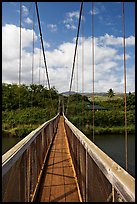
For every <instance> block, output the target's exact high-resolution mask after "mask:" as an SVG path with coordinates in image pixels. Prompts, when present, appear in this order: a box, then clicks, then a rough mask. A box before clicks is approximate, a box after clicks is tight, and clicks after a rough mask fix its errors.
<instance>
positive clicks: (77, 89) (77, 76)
mask: <svg viewBox="0 0 137 204" xmlns="http://www.w3.org/2000/svg"><path fill="white" fill-rule="evenodd" d="M77 93H78V49H77Z"/></svg>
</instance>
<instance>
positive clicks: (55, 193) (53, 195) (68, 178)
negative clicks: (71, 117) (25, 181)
mask: <svg viewBox="0 0 137 204" xmlns="http://www.w3.org/2000/svg"><path fill="white" fill-rule="evenodd" d="M65 134H66V133H65V130H64V120H63V117H61V118H60V122H59V125H58V130H57V134H56V136H55V139H54V142H53V146H52V148H51V153H50V156H49V161H48V163H47V165H46V169H45V171H44V174H43V179H42V180H43V182H42V183H41V185H40V188H39V193H38V196H37V199H36V201H39V202H76V201H80V199H79V194H78V189H77V185H76V179H75V176H74V171H73V168H72V163H71V157H70V153H69V149H68V145H67V138H66V135H65Z"/></svg>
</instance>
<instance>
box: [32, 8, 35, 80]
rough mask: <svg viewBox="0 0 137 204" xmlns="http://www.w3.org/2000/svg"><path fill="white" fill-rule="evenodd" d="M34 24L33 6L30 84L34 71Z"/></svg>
mask: <svg viewBox="0 0 137 204" xmlns="http://www.w3.org/2000/svg"><path fill="white" fill-rule="evenodd" d="M34 26H35V7H34V14H33V25H32V30H33V40H32V84H33V72H34Z"/></svg>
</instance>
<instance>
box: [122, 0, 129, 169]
mask: <svg viewBox="0 0 137 204" xmlns="http://www.w3.org/2000/svg"><path fill="white" fill-rule="evenodd" d="M122 28H123V49H124V103H125V105H124V112H125V162H126V171H127V170H128V138H127V114H126V112H127V111H126V42H125V9H124V2H123V3H122Z"/></svg>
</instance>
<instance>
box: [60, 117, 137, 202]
mask: <svg viewBox="0 0 137 204" xmlns="http://www.w3.org/2000/svg"><path fill="white" fill-rule="evenodd" d="M64 118H65V124H66V125H67V126H68V128H69V129H70V130H71V131H72V133H73V136H75V137H76V138H77V139H78V140H79V141H80V143H81V145H82V146H83V147H84V148H85V151H87V153H88V155H89V156H90V157H91V159H92V160H93V161H94V162H95V164H96V165H97V166H98V168H99V169H100V170H101V172H102V173H103V174H104V175H105V177H106V178H107V179H108V181H109V182H110V183H111V185H113V186H114V188H115V189H116V190H117V191H118V193H119V194H120V195H121V197H122V199H123V200H124V201H127V202H128V201H133V202H134V201H135V179H134V178H133V177H132V176H131V175H130V174H129V173H128V172H126V171H125V170H124V169H123V168H122V167H121V166H119V165H118V164H117V163H116V162H114V161H113V160H112V159H111V158H110V157H109V156H108V155H106V154H105V153H104V152H103V151H102V150H101V149H99V148H98V147H97V146H96V145H95V144H94V143H93V142H91V141H90V140H89V139H88V138H87V137H86V136H85V135H84V134H83V133H82V132H81V131H80V130H78V129H77V128H76V127H75V126H74V125H73V124H72V123H71V122H70V121H68V119H67V118H66V117H65V116H64ZM68 137H69V135H68ZM71 138H72V137H71ZM71 142H72V141H71ZM72 143H73V142H72Z"/></svg>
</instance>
